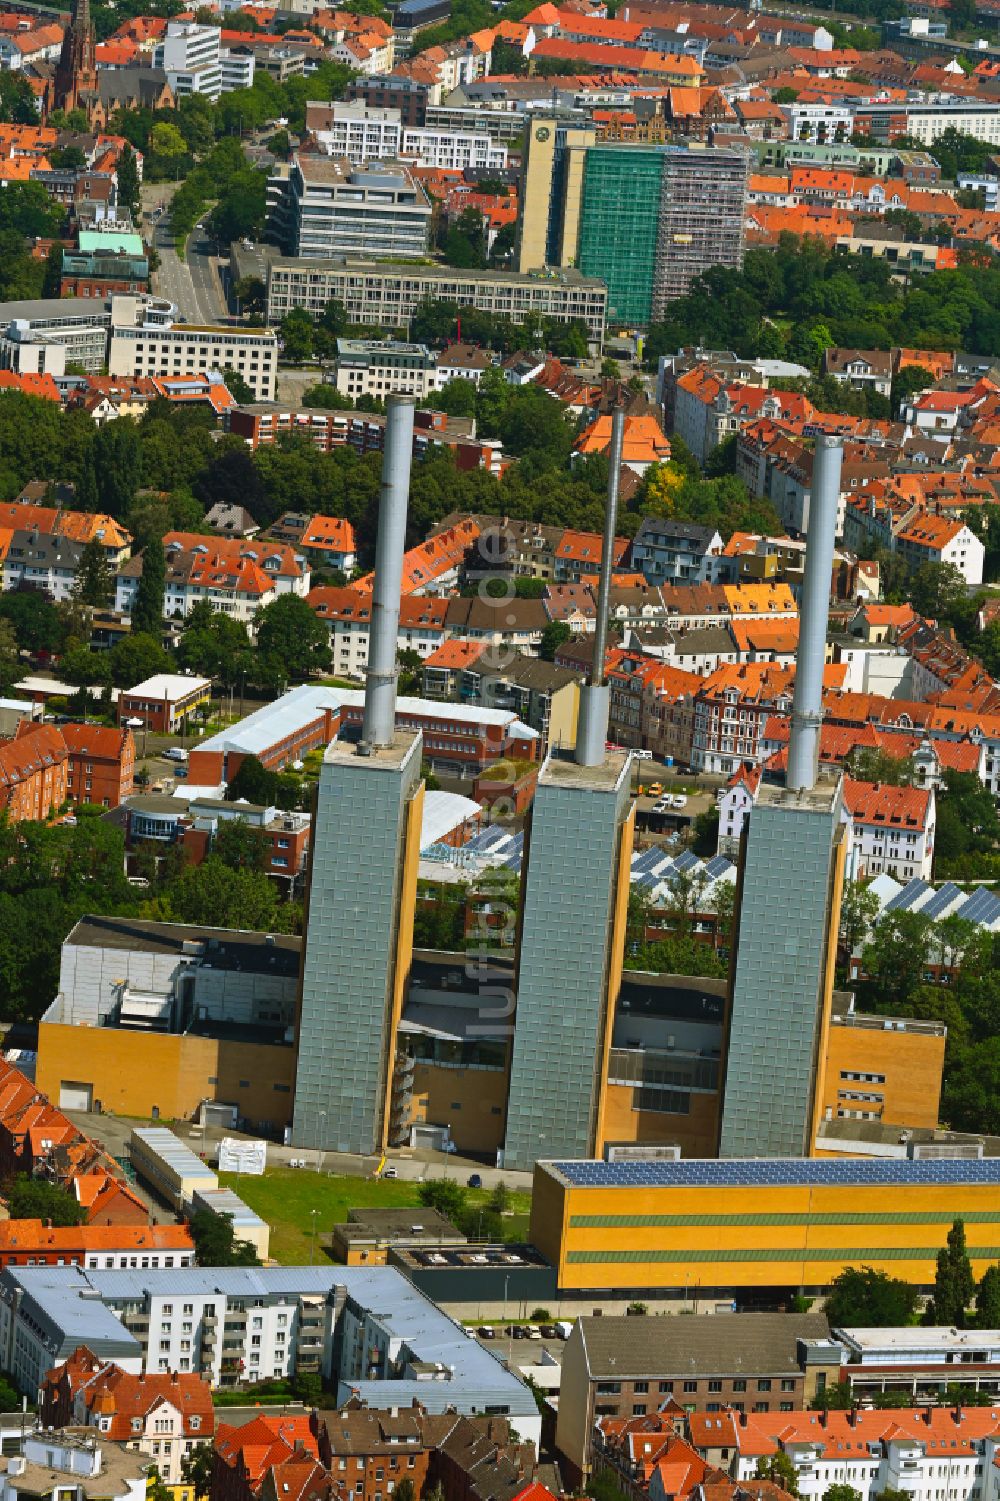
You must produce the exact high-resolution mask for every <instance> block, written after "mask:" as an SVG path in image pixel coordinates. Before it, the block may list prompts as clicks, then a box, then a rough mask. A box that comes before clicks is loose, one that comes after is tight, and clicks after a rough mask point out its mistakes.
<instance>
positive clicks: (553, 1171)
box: [530, 1081, 1000, 1308]
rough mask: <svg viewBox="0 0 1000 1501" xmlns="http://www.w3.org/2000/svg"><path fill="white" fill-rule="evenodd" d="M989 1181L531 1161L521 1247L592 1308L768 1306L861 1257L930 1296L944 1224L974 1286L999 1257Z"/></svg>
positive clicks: (935, 1175) (965, 1166) (769, 1162)
mask: <svg viewBox="0 0 1000 1501" xmlns="http://www.w3.org/2000/svg"><path fill="white" fill-rule="evenodd" d="M775 1083H776V1087H778V1088H780V1082H779V1081H775ZM998 1186H1000V1158H963V1159H946V1158H903V1159H897V1160H891V1159H879V1158H871V1157H868V1158H860V1157H859V1158H845V1159H842V1160H839V1161H838V1160H837V1159H834V1158H766V1159H765V1158H759V1159H739V1158H732V1159H728V1160H721V1161H709V1160H690V1159H689V1160H686V1161H681V1160H677V1161H662V1160H660V1161H651V1160H645V1161H641V1162H598V1161H589V1162H583V1161H580V1162H541V1163H539V1164H538V1165H537V1166H536V1168H535V1181H534V1193H533V1198H532V1206H531V1228H530V1239H531V1242H532V1244H533V1245H535V1246H537V1247H538V1249H539V1250H540V1251H541V1252H542V1254H543V1255H544V1256H546V1257H547V1258H548V1259H549V1261H551V1262H552V1264H553V1265H554V1266H555V1267H556V1274H557V1280H558V1285H559V1290H560V1295H561V1296H563V1297H571V1296H574V1297H576V1298H578V1299H581V1300H582V1299H583V1298H585V1297H590V1298H592V1299H593V1301H594V1303H595V1304H597V1303H607V1302H612V1303H613V1302H615V1301H621V1300H629V1299H632V1298H638V1297H642V1298H650V1299H656V1300H657V1301H659V1302H662V1303H663V1304H665V1305H668V1306H673V1307H678V1308H680V1307H684V1306H685V1305H687V1306H688V1307H694V1308H698V1307H699V1306H701V1307H705V1306H706V1304H707V1305H708V1306H712V1304H714V1302H715V1301H716V1300H717V1299H720V1298H723V1299H725V1300H726V1301H727V1302H728V1301H729V1300H731V1299H733V1298H735V1300H736V1302H737V1303H738V1304H739V1305H740V1306H741V1307H749V1308H753V1307H755V1306H764V1307H774V1306H775V1305H776V1304H779V1303H781V1302H785V1301H787V1300H788V1299H789V1298H790V1297H791V1296H792V1295H794V1294H795V1293H799V1292H801V1293H804V1294H806V1295H818V1294H822V1293H823V1292H824V1291H825V1289H826V1288H828V1287H829V1285H830V1283H831V1282H832V1281H833V1280H834V1278H835V1277H837V1276H838V1275H839V1274H840V1272H842V1271H843V1270H844V1268H845V1267H848V1266H856V1265H857V1263H858V1261H859V1259H861V1258H863V1259H864V1261H865V1263H866V1264H867V1265H870V1266H873V1267H875V1268H876V1269H877V1270H878V1271H883V1272H886V1273H887V1274H888V1275H889V1276H892V1277H900V1278H902V1279H903V1280H904V1281H906V1282H911V1283H913V1284H914V1286H916V1287H918V1288H920V1289H921V1290H929V1289H930V1288H931V1287H932V1285H933V1282H934V1269H935V1262H936V1258H937V1253H938V1251H940V1250H941V1248H942V1247H943V1246H944V1244H945V1240H946V1238H947V1234H948V1231H949V1229H950V1228H951V1225H952V1223H953V1221H954V1220H955V1219H956V1218H960V1219H963V1220H964V1221H965V1224H966V1234H967V1236H968V1241H969V1255H970V1258H971V1260H972V1270H973V1274H974V1276H975V1277H976V1279H977V1280H978V1279H979V1278H980V1277H981V1276H982V1275H983V1272H984V1271H985V1270H986V1268H987V1267H988V1266H989V1265H991V1264H992V1263H993V1262H995V1261H996V1260H997V1259H998V1258H1000V1193H998V1191H997V1190H998ZM860 1247H863V1248H864V1249H863V1250H860V1249H859V1248H860Z"/></svg>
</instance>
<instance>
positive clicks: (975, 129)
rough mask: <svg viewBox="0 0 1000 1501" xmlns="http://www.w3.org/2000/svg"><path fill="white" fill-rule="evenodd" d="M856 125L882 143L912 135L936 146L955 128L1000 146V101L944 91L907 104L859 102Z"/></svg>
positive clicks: (857, 128) (929, 144)
mask: <svg viewBox="0 0 1000 1501" xmlns="http://www.w3.org/2000/svg"><path fill="white" fill-rule="evenodd" d="M854 128H855V130H861V131H866V132H867V133H868V134H870V135H871V136H872V138H873V139H874V140H875V141H877V142H878V143H879V144H880V145H888V144H889V142H890V141H891V140H892V139H893V138H894V137H895V136H898V135H908V136H912V137H913V138H914V140H917V141H920V142H921V143H922V144H923V145H924V146H931V147H933V145H934V142H935V141H936V140H937V138H938V136H939V135H943V134H944V132H945V131H946V130H948V129H954V130H959V131H961V132H962V133H963V134H964V135H970V136H974V137H975V139H976V140H977V141H985V142H986V143H987V144H988V145H991V146H993V147H994V148H996V147H1000V104H992V103H987V102H986V101H985V100H983V99H961V98H958V97H956V96H951V97H948V96H943V95H940V94H932V95H931V96H930V97H929V98H928V99H927V100H926V101H924V100H921V101H920V102H912V101H908V102H907V103H905V104H859V106H858V108H857V109H856V111H855V114H854Z"/></svg>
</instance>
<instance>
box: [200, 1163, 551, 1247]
mask: <svg viewBox="0 0 1000 1501" xmlns="http://www.w3.org/2000/svg"><path fill="white" fill-rule="evenodd" d="M219 1182H220V1183H222V1184H224V1185H225V1187H226V1188H232V1189H233V1190H234V1191H235V1192H236V1193H238V1194H239V1196H240V1198H241V1199H242V1200H243V1202H244V1203H245V1204H249V1206H250V1208H251V1209H253V1210H254V1211H255V1212H256V1213H257V1214H259V1215H260V1217H261V1219H262V1220H266V1221H267V1223H268V1224H269V1225H270V1226H271V1255H272V1256H273V1257H274V1259H275V1261H280V1262H283V1263H284V1264H285V1265H290V1264H295V1263H298V1264H307V1263H308V1261H309V1255H310V1243H311V1239H312V1224H313V1216H312V1210H314V1209H315V1210H316V1261H317V1262H322V1261H323V1260H324V1258H325V1253H324V1252H323V1251H322V1249H321V1248H320V1244H319V1243H320V1240H321V1239H322V1237H323V1236H324V1235H328V1234H329V1233H330V1227H331V1226H332V1225H336V1224H340V1223H342V1222H343V1221H344V1220H346V1219H347V1211H348V1209H364V1208H368V1207H374V1208H377V1209H402V1208H404V1207H406V1206H407V1205H409V1204H419V1203H420V1197H419V1187H420V1185H419V1184H418V1183H412V1182H408V1181H407V1180H405V1179H403V1178H383V1179H382V1180H381V1181H380V1182H377V1183H376V1182H375V1180H374V1179H372V1178H349V1177H342V1176H328V1175H327V1174H326V1173H313V1172H310V1171H309V1170H308V1169H307V1168H291V1167H274V1168H268V1170H267V1172H266V1173H265V1174H264V1176H263V1177H262V1178H249V1177H247V1176H246V1174H243V1175H241V1177H240V1180H239V1185H238V1186H237V1182H236V1174H235V1173H220V1174H219ZM466 1198H467V1202H468V1204H469V1207H470V1208H472V1209H478V1208H479V1207H480V1206H482V1207H484V1208H485V1206H486V1203H487V1200H488V1199H489V1191H488V1190H487V1189H469V1190H467V1193H466ZM530 1208H531V1195H530V1194H527V1193H512V1194H511V1202H510V1209H511V1211H512V1212H511V1213H510V1214H508V1215H506V1216H505V1217H504V1226H505V1229H506V1232H507V1236H506V1238H507V1239H508V1240H523V1239H524V1238H525V1236H526V1235H527V1230H528V1214H529V1211H530Z"/></svg>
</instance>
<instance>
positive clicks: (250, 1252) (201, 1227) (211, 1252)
mask: <svg viewBox="0 0 1000 1501" xmlns="http://www.w3.org/2000/svg"><path fill="white" fill-rule="evenodd" d="M188 1229H189V1230H190V1231H191V1239H192V1240H193V1241H194V1249H195V1255H196V1256H197V1258H198V1262H199V1265H201V1266H259V1265H260V1262H259V1260H258V1259H257V1253H256V1252H255V1250H254V1248H253V1246H252V1245H251V1244H250V1242H249V1241H248V1240H237V1239H236V1235H235V1232H234V1230H233V1217H232V1215H231V1214H213V1212H212V1211H211V1210H210V1209H199V1210H197V1211H196V1212H195V1213H194V1214H193V1215H192V1216H191V1218H190V1220H189V1221H188Z"/></svg>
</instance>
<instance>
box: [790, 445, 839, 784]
mask: <svg viewBox="0 0 1000 1501" xmlns="http://www.w3.org/2000/svg"><path fill="white" fill-rule="evenodd" d="M843 457H844V445H843V441H842V439H840V438H831V437H826V436H820V437H818V438H817V439H816V449H815V453H814V455H813V472H812V487H811V494H810V501H809V527H808V530H807V533H806V567H805V577H804V580H803V584H802V606H801V609H800V612H799V649H798V652H797V654H796V663H795V695H794V697H793V699H792V733H791V738H790V740H789V744H788V771H787V773H786V776H785V785H786V787H790V788H792V789H797V790H803V791H807V790H808V789H809V788H810V787H814V786H815V785H816V778H817V776H818V774H819V739H820V727H821V725H822V723H823V666H824V662H825V660H826V629H827V623H828V621H829V616H830V583H831V580H832V578H833V544H834V538H835V536H836V532H837V506H838V504H839V501H840V466H841V463H842V462H843Z"/></svg>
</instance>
